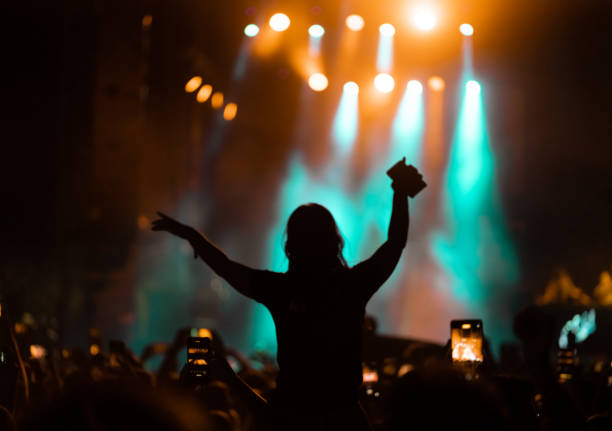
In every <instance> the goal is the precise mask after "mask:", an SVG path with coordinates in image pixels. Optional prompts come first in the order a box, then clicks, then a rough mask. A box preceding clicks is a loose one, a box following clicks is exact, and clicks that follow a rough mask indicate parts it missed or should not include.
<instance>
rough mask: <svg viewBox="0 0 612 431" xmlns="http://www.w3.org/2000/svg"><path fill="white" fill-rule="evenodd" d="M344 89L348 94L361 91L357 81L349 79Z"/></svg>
mask: <svg viewBox="0 0 612 431" xmlns="http://www.w3.org/2000/svg"><path fill="white" fill-rule="evenodd" d="M344 91H345V92H346V93H347V94H358V93H359V85H357V83H356V82H353V81H349V82H347V83H346V84H344Z"/></svg>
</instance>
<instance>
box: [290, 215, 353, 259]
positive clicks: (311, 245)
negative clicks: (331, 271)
mask: <svg viewBox="0 0 612 431" xmlns="http://www.w3.org/2000/svg"><path fill="white" fill-rule="evenodd" d="M286 235H287V238H286V240H285V254H286V255H287V258H288V259H289V269H290V270H292V269H296V268H298V267H313V266H316V267H323V268H328V267H332V266H336V265H339V266H346V261H345V260H344V257H343V256H342V249H343V248H344V241H343V240H342V236H341V235H340V232H339V230H338V226H337V225H336V221H335V220H334V217H333V216H332V214H331V213H330V212H329V210H328V209H327V208H325V207H324V206H322V205H319V204H313V203H311V204H306V205H301V206H299V207H297V208H296V209H295V211H293V213H292V214H291V216H290V217H289V221H288V222H287V232H286Z"/></svg>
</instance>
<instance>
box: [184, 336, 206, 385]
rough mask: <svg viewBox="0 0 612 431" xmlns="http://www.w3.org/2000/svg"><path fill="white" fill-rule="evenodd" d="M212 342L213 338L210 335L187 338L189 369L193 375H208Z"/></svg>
mask: <svg viewBox="0 0 612 431" xmlns="http://www.w3.org/2000/svg"><path fill="white" fill-rule="evenodd" d="M210 343H211V339H210V338H208V337H189V338H187V371H188V372H189V374H190V375H191V376H192V377H206V376H207V375H208V361H209V359H210Z"/></svg>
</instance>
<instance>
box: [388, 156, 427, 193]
mask: <svg viewBox="0 0 612 431" xmlns="http://www.w3.org/2000/svg"><path fill="white" fill-rule="evenodd" d="M407 168H408V166H407V165H406V160H405V158H404V159H402V160H400V161H399V162H397V163H396V164H394V165H393V166H391V168H390V169H389V170H388V171H387V175H388V176H389V178H391V179H392V180H394V181H395V180H398V181H402V180H403V181H405V182H408V183H409V184H410V190H408V196H410V197H411V198H413V197H415V196H416V195H417V194H418V193H419V192H420V191H421V190H423V189H424V188H425V187H427V183H426V182H425V181H423V179H422V178H420V177H419V178H416V177H415V178H412V179H411V181H409V178H408V177H407V175H410V174H411V172H410V171H409V170H407ZM417 173H418V172H417ZM402 177H403V178H402Z"/></svg>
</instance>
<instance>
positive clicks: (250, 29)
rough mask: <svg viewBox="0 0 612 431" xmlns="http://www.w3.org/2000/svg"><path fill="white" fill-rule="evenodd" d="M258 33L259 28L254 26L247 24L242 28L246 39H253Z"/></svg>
mask: <svg viewBox="0 0 612 431" xmlns="http://www.w3.org/2000/svg"><path fill="white" fill-rule="evenodd" d="M258 33H259V27H257V26H256V25H255V24H249V25H247V26H246V27H245V28H244V34H245V35H247V36H248V37H255V36H257V34H258Z"/></svg>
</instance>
